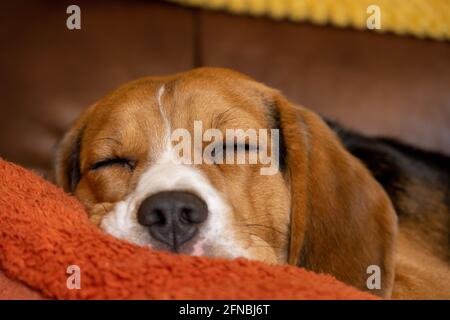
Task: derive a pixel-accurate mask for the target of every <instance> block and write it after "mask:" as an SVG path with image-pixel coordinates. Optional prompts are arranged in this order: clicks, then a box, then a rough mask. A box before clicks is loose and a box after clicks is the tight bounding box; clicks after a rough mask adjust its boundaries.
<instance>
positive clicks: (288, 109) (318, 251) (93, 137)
mask: <svg viewBox="0 0 450 320" xmlns="http://www.w3.org/2000/svg"><path fill="white" fill-rule="evenodd" d="M195 122H201V124H202V128H203V129H204V130H208V129H215V130H218V131H219V132H226V131H227V130H229V129H235V130H239V129H242V130H248V129H255V130H264V129H267V130H269V131H270V135H268V136H269V138H270V139H269V140H270V141H269V142H268V144H267V147H268V149H270V150H271V153H273V152H274V148H272V147H273V146H274V145H276V151H277V152H278V155H279V156H278V158H277V159H276V161H277V165H278V170H277V171H276V172H275V173H273V174H266V175H264V174H261V172H262V171H261V169H262V168H263V167H265V166H266V165H265V164H264V163H252V164H236V163H223V162H218V161H212V162H211V161H209V162H207V161H204V162H201V163H195V162H194V163H193V164H192V163H189V164H188V163H184V162H182V161H179V160H180V158H186V154H188V157H190V156H191V155H189V154H190V153H189V152H186V150H184V151H183V152H182V153H183V154H181V153H180V152H178V151H177V150H175V146H174V141H173V140H172V139H171V138H170V137H171V132H173V131H174V130H178V129H182V130H184V132H188V133H191V134H193V135H194V136H195V134H194V131H195V128H194V127H195ZM258 132H261V131H258ZM274 132H278V137H277V138H278V139H277V141H275V140H272V139H271V138H273V137H274V135H275V134H274ZM210 138H211V137H210ZM211 140H212V139H211ZM233 141H234V140H233ZM274 141H275V142H276V143H275V142H274ZM204 144H205V141H200V144H197V145H194V146H192V145H191V146H190V148H191V150H192V151H193V152H194V153H195V150H194V149H195V148H198V147H199V146H204ZM220 146H221V147H222V146H224V145H223V144H221V145H220ZM226 146H227V149H228V147H229V143H227V144H226ZM239 147H240V146H238V145H233V143H232V145H231V148H232V149H233V150H234V149H236V150H237V153H236V155H235V156H237V155H238V154H239V153H243V154H244V156H245V155H246V156H250V155H249V154H250V153H251V152H253V151H252V150H254V149H255V148H256V149H258V148H259V147H260V146H253V145H250V144H249V142H248V141H247V140H245V142H244V146H243V148H240V151H239V150H238V149H239ZM215 150H216V149H215ZM189 151H190V150H189ZM216 151H217V150H216ZM227 152H228V151H227ZM233 157H234V156H233ZM55 175H56V180H57V183H58V184H59V185H60V186H62V187H63V188H64V189H65V190H66V191H68V192H71V193H72V194H74V195H75V196H76V197H77V198H78V199H79V200H80V201H81V202H82V203H83V204H84V205H85V207H86V209H87V212H88V214H89V217H90V219H91V220H92V222H93V223H95V224H96V225H98V226H99V227H100V228H102V229H103V230H104V231H105V232H107V233H109V234H111V235H113V236H115V237H118V238H121V239H124V240H126V241H129V242H132V243H135V244H138V245H141V246H148V247H150V248H154V249H157V250H168V251H172V252H177V253H181V254H188V255H205V256H211V257H225V258H235V257H245V258H248V259H256V260H260V261H265V262H267V263H276V264H282V263H288V264H291V265H296V266H301V267H304V268H306V269H309V270H313V271H315V272H319V273H328V274H331V275H333V276H334V277H336V278H337V279H339V280H341V281H343V282H345V283H347V284H350V285H352V286H354V287H356V288H359V289H361V290H367V291H369V292H372V293H374V294H377V295H379V296H382V297H386V298H390V297H391V296H392V297H394V298H409V297H411V295H410V294H409V293H410V292H414V294H413V296H414V297H416V294H419V292H423V291H427V292H429V295H428V296H430V297H435V296H442V294H441V293H442V292H445V289H446V288H445V287H447V291H449V289H448V283H450V282H449V281H448V279H450V278H449V277H448V274H449V272H448V270H449V268H448V264H447V265H445V264H444V263H441V264H439V268H437V269H436V271H439V272H440V274H435V275H433V274H431V275H430V276H429V278H426V277H425V278H423V279H425V280H420V279H422V278H420V275H419V274H417V272H422V271H424V270H425V272H428V271H429V270H433V267H432V266H430V267H429V268H428V269H427V265H433V264H435V265H438V263H437V262H436V261H431V260H421V259H419V260H417V259H414V258H415V257H414V256H411V255H414V254H416V251H417V250H416V249H417V247H415V246H416V243H417V241H416V240H418V239H419V238H415V239H414V241H416V243H414V242H409V240H408V239H409V237H412V238H414V235H409V233H410V231H411V233H412V230H413V229H414V223H413V222H411V223H410V224H409V225H408V226H407V231H406V233H405V234H402V226H401V225H400V232H399V231H398V229H399V227H398V222H397V214H396V212H395V209H394V207H393V205H392V202H391V200H390V198H389V196H388V195H387V193H386V192H385V190H384V188H383V187H382V186H381V185H380V183H378V182H377V181H376V179H375V178H374V177H373V175H372V174H371V172H370V171H369V170H368V169H367V168H366V166H365V165H364V164H363V163H362V162H361V161H360V160H358V159H357V158H356V157H354V156H353V155H352V154H351V153H350V152H348V151H347V150H346V148H345V147H344V146H343V144H342V143H341V141H340V139H339V137H338V136H337V135H336V134H335V132H334V131H333V130H332V129H330V127H329V126H328V125H327V124H326V123H325V122H324V121H323V120H322V118H321V117H319V116H318V115H316V114H314V113H313V112H311V111H308V110H307V109H305V108H303V107H300V106H296V105H294V104H293V103H291V102H289V101H288V100H287V99H286V98H285V97H283V96H282V95H281V94H280V93H279V92H278V91H276V90H274V89H271V88H269V87H267V86H265V85H263V84H261V83H258V82H256V81H254V80H252V79H251V78H249V77H247V76H244V75H242V74H239V73H237V72H234V71H231V70H226V69H220V68H200V69H195V70H192V71H189V72H185V73H179V74H175V75H170V76H165V77H149V78H143V79H139V80H136V81H133V82H130V83H128V84H126V85H124V86H122V87H120V88H118V89H117V90H115V91H113V92H112V93H110V94H108V95H107V96H105V97H104V98H102V99H101V100H100V101H98V102H97V103H95V104H94V105H92V106H91V107H89V108H88V109H87V110H86V111H85V112H84V113H83V114H82V115H81V117H80V118H79V119H78V120H77V121H76V122H75V124H74V125H73V126H72V128H71V129H70V130H69V131H68V132H67V133H66V135H65V136H64V138H63V140H62V141H61V143H60V146H59V148H58V151H57V157H56V162H55ZM419 242H420V241H419ZM419 244H420V243H419ZM431 256H432V254H431V253H429V255H428V253H423V255H421V256H420V257H422V258H427V259H428V257H431ZM399 259H400V260H401V261H400V262H399ZM436 260H439V259H438V258H436ZM411 261H413V263H410V262H411ZM396 263H397V268H396ZM399 263H400V265H399ZM402 263H403V265H402ZM399 267H400V269H399ZM371 270H374V271H373V272H375V273H378V274H376V276H377V277H378V278H377V279H378V280H377V281H378V282H379V283H378V285H375V286H368V279H369V278H370V277H371V276H373V274H372V271H371ZM427 270H428V271H427ZM443 271H446V272H443ZM428 273H429V272H428ZM445 281H447V282H445ZM394 288H395V290H393V289H394ZM448 294H449V292H447V297H448V296H449V295H448ZM420 297H422V296H420ZM425 297H427V296H425Z"/></svg>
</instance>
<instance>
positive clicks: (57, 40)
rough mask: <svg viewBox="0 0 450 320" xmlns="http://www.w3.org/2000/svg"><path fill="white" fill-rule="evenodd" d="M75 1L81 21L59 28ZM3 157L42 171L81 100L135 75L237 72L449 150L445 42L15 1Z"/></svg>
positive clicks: (376, 127)
mask: <svg viewBox="0 0 450 320" xmlns="http://www.w3.org/2000/svg"><path fill="white" fill-rule="evenodd" d="M70 4H77V5H79V6H80V7H81V17H82V18H81V20H82V29H81V30H75V31H70V30H68V29H67V28H66V19H67V17H68V15H67V14H66V8H67V6H69V5H70ZM0 24H1V28H0V84H1V86H0V97H1V105H0V156H1V157H4V158H6V159H7V160H10V161H14V162H16V163H19V164H21V165H23V166H26V167H28V168H32V169H36V170H37V171H38V172H41V173H43V174H46V173H48V172H49V169H50V167H51V158H52V154H53V150H54V146H55V144H56V142H57V141H58V139H59V138H60V137H61V136H62V134H63V133H64V131H65V130H66V129H67V128H68V127H69V125H70V123H71V122H72V121H73V120H74V119H75V118H76V117H77V116H78V115H79V114H80V113H81V112H82V110H83V109H84V108H86V107H87V106H88V105H90V104H92V103H93V102H95V101H96V100H97V99H98V98H100V97H101V96H103V95H104V94H106V93H107V92H108V91H110V90H112V89H114V88H115V87H117V86H119V85H121V84H123V83H125V82H127V81H130V80H132V79H135V78H138V77H142V76H148V75H160V74H167V73H174V72H179V71H183V70H188V69H191V68H194V67H197V66H202V65H206V66H221V67H229V68H233V69H236V70H238V71H241V72H244V73H247V74H249V75H250V76H252V77H254V78H255V79H257V80H259V81H261V82H264V83H266V84H268V85H270V86H272V87H275V88H278V89H280V90H281V91H283V92H284V93H285V95H286V96H287V97H288V98H289V99H291V100H292V101H294V102H295V103H299V104H303V105H304V106H306V107H308V108H310V109H312V110H314V111H316V112H318V113H320V114H322V115H325V116H328V117H330V118H333V119H337V120H339V121H340V122H341V123H343V124H345V125H346V126H348V127H350V128H353V129H357V130H358V131H361V132H364V133H366V134H369V135H383V136H389V137H394V138H397V139H400V140H402V141H405V142H408V143H410V144H412V145H415V146H420V147H422V148H426V149H429V150H434V151H440V152H442V153H446V154H450V44H449V43H448V42H438V41H433V40H420V39H416V38H413V37H399V36H395V35H391V34H383V35H381V34H375V33H372V32H368V31H355V30H352V29H337V28H332V27H319V26H313V25H311V24H307V23H303V24H299V23H291V22H276V21H273V20H270V19H265V18H258V19H256V18H251V17H245V16H233V15H229V14H226V13H219V12H211V11H202V10H198V9H189V8H184V7H180V6H177V5H173V4H167V3H165V2H160V1H136V0H133V1H107V2H106V1H76V2H68V1H58V2H57V1H34V2H31V1H14V2H11V3H10V4H6V3H3V4H2V9H1V10H0Z"/></svg>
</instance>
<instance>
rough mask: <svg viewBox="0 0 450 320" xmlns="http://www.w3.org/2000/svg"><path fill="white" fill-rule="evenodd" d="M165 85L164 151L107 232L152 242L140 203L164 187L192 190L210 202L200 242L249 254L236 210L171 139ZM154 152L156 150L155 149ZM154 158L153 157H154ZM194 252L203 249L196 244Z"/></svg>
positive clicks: (107, 223) (106, 224) (105, 223)
mask: <svg viewBox="0 0 450 320" xmlns="http://www.w3.org/2000/svg"><path fill="white" fill-rule="evenodd" d="M164 92H165V88H164V85H163V86H161V87H160V88H159V90H158V93H157V102H158V108H159V111H160V113H161V116H162V118H163V121H164V126H165V137H164V141H163V143H162V145H163V146H164V147H163V148H164V149H163V150H162V153H161V155H160V157H159V159H158V160H157V161H156V163H154V164H152V165H151V166H150V167H149V168H148V169H147V170H146V171H145V172H144V173H143V174H142V175H141V177H140V178H139V181H138V184H137V186H136V189H135V190H134V191H133V192H132V193H131V194H130V195H129V196H128V197H127V198H126V199H125V200H123V201H121V202H119V203H118V204H117V205H116V206H115V208H114V210H113V211H111V212H110V213H108V214H107V215H106V216H105V218H104V219H103V220H102V223H101V228H102V229H103V230H104V231H106V232H107V233H109V234H111V235H113V236H115V237H118V238H121V239H124V240H127V241H130V242H133V243H136V244H139V245H147V246H151V245H152V243H155V240H154V239H152V237H151V236H150V234H149V232H148V229H147V228H146V227H144V226H142V225H140V224H139V223H138V221H137V211H138V208H139V205H140V204H141V203H142V201H143V200H144V199H146V198H147V197H149V196H151V195H153V194H156V193H158V192H162V191H188V192H192V193H194V194H195V195H197V196H198V197H200V198H201V199H202V200H203V201H205V203H206V204H207V206H208V218H207V220H206V221H205V222H204V223H203V224H202V226H201V227H200V229H199V233H198V239H197V241H198V242H197V244H198V245H197V247H199V246H200V244H204V245H206V246H209V247H212V248H214V249H215V250H214V249H213V250H214V251H218V252H221V253H220V255H221V256H223V255H224V253H225V255H226V256H227V257H229V258H234V257H248V258H249V256H248V253H247V250H245V249H244V248H242V247H241V246H239V244H238V243H237V241H236V240H235V236H234V234H233V231H232V230H233V227H232V225H231V221H232V219H233V217H232V211H231V209H230V208H229V206H228V205H227V203H226V201H225V200H224V199H223V197H222V196H221V195H220V193H219V192H218V191H217V190H216V189H215V188H214V187H213V186H212V184H211V183H210V181H209V180H208V179H207V177H205V176H204V175H203V174H202V172H201V171H200V170H198V169H196V168H195V167H194V166H191V165H184V164H181V161H180V159H179V156H178V155H177V154H176V152H175V151H174V150H173V147H172V143H171V140H170V130H171V129H170V122H169V119H168V118H167V115H166V112H165V110H164V107H163V103H162V100H163V95H164ZM153 152H155V150H154V149H153ZM150 158H152V157H150ZM194 251H195V252H193V254H198V252H201V249H199V248H196V249H195V250H194Z"/></svg>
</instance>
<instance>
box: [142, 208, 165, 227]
mask: <svg viewBox="0 0 450 320" xmlns="http://www.w3.org/2000/svg"><path fill="white" fill-rule="evenodd" d="M147 221H148V225H149V226H151V225H155V224H158V225H164V224H166V223H167V219H166V216H165V214H164V211H163V210H162V209H154V210H153V212H152V214H150V215H149V218H148V219H147Z"/></svg>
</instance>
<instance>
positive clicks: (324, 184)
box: [274, 93, 397, 297]
mask: <svg viewBox="0 0 450 320" xmlns="http://www.w3.org/2000/svg"><path fill="white" fill-rule="evenodd" d="M274 100H275V105H276V108H277V109H278V113H279V117H280V126H281V130H282V134H283V139H284V144H285V146H286V153H287V170H288V171H287V176H288V179H289V181H290V187H291V193H292V196H291V199H292V207H291V237H290V248H289V263H290V264H295V265H298V266H302V267H305V268H307V269H310V270H313V271H315V272H319V273H321V272H323V273H328V274H331V275H334V276H335V277H336V278H337V279H339V280H341V281H343V282H346V283H348V284H350V285H353V286H355V287H357V288H359V289H362V290H368V287H367V279H368V278H369V277H370V276H371V274H372V272H373V271H370V273H368V267H369V266H372V265H375V266H378V267H379V270H380V271H381V274H380V276H381V288H380V289H374V290H369V291H370V292H372V293H375V294H378V295H381V296H385V297H388V296H389V295H390V291H391V288H392V285H393V279H394V257H393V255H394V240H395V235H396V228H397V222H396V214H395V212H394V209H393V207H392V204H391V202H390V200H389V198H388V196H387V195H386V193H385V192H384V190H383V189H382V187H381V186H380V185H379V184H378V182H377V181H376V180H375V179H374V178H373V177H372V176H371V174H370V173H369V171H368V170H367V169H366V168H365V167H364V166H363V164H362V163H361V162H360V161H359V160H358V159H356V158H355V157H353V156H352V155H351V154H350V153H349V152H347V151H346V150H345V149H344V147H343V146H342V145H341V143H340V141H339V140H338V138H337V137H336V135H335V134H334V132H333V131H332V130H331V129H330V128H329V127H328V126H327V125H326V124H325V123H324V122H323V121H322V119H321V118H320V117H319V116H317V115H316V114H314V113H313V112H311V111H308V110H306V109H304V108H301V107H297V106H294V105H293V104H291V103H290V102H288V101H287V100H286V99H285V98H284V97H282V96H281V95H279V94H278V93H275V97H274ZM369 270H370V269H369Z"/></svg>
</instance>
